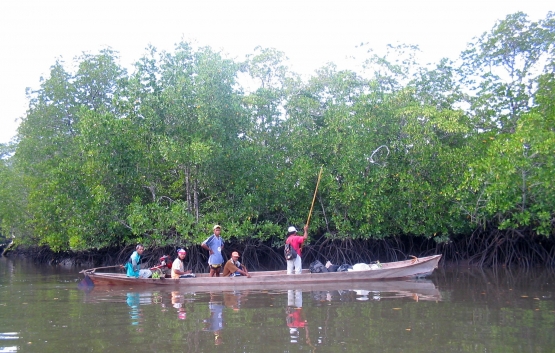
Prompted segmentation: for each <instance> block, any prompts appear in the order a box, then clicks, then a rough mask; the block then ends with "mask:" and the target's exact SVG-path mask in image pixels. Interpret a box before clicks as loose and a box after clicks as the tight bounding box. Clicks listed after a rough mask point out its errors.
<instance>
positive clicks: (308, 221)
mask: <svg viewBox="0 0 555 353" xmlns="http://www.w3.org/2000/svg"><path fill="white" fill-rule="evenodd" d="M323 169H324V166H322V167H320V173H318V181H317V182H316V189H314V197H313V198H312V205H310V212H308V219H307V220H306V225H307V226H308V224H309V223H310V216H311V215H312V209H313V208H314V201H316V193H317V192H318V185H319V184H320V178H321V177H322V170H323Z"/></svg>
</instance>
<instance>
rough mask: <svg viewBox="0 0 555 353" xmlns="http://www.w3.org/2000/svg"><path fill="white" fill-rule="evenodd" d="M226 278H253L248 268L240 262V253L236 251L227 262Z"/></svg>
mask: <svg viewBox="0 0 555 353" xmlns="http://www.w3.org/2000/svg"><path fill="white" fill-rule="evenodd" d="M223 276H224V277H228V276H229V277H233V276H247V277H248V278H251V275H249V272H248V271H247V268H246V267H245V266H244V265H241V263H240V262H239V253H238V252H237V251H234V252H232V253H231V259H229V260H227V262H226V263H225V266H224V274H223Z"/></svg>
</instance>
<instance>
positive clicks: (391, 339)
mask: <svg viewBox="0 0 555 353" xmlns="http://www.w3.org/2000/svg"><path fill="white" fill-rule="evenodd" d="M78 272H79V269H63V268H53V267H50V266H35V265H33V264H31V263H29V262H26V261H24V260H14V261H12V260H9V259H5V258H1V259H0V352H166V353H174V352H305V351H312V352H340V351H343V352H410V353H417V352H427V353H429V352H555V276H554V275H553V274H552V273H550V271H546V270H540V269H535V270H531V271H526V272H524V271H516V272H515V271H513V272H511V271H507V270H504V269H502V270H498V271H491V270H490V271H485V272H483V271H479V270H476V269H473V270H469V269H461V268H455V269H439V270H438V271H436V272H434V274H433V275H432V277H430V278H429V279H428V280H424V281H417V282H387V283H385V282H378V283H376V284H375V285H372V286H371V287H369V288H365V290H359V289H358V288H351V289H345V290H337V288H334V287H331V288H329V290H323V291H318V292H307V291H305V292H302V291H299V290H295V288H292V289H291V290H289V291H287V290H284V291H240V292H238V291H236V292H225V291H221V290H218V288H214V290H213V291H212V292H211V293H210V292H197V293H187V292H186V291H185V290H183V291H179V292H172V291H170V290H165V289H160V290H158V289H157V290H152V289H151V290H141V289H139V288H121V289H112V290H110V289H106V288H100V287H96V288H93V289H92V290H91V289H89V290H83V289H79V288H78V284H79V283H80V281H81V280H82V277H81V276H80V275H79V274H78Z"/></svg>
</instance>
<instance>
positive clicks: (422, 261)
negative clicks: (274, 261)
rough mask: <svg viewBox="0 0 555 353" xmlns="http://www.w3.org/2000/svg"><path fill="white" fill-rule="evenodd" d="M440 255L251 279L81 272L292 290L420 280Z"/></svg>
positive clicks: (118, 278)
mask: <svg viewBox="0 0 555 353" xmlns="http://www.w3.org/2000/svg"><path fill="white" fill-rule="evenodd" d="M440 259H441V255H433V256H427V257H421V258H414V259H412V260H405V261H396V262H387V263H382V264H381V265H382V267H381V268H379V269H375V270H364V271H348V272H328V273H309V272H308V270H303V273H302V274H300V275H287V271H285V270H281V271H253V272H249V273H250V275H251V277H250V278H248V277H244V276H238V277H209V275H208V274H207V273H202V274H197V275H196V277H195V278H180V279H172V278H165V277H162V278H133V277H127V276H126V275H125V274H124V273H103V272H96V270H97V269H94V268H93V269H88V270H83V271H81V272H80V273H83V274H84V275H85V277H86V278H85V279H87V280H90V281H91V282H92V283H93V284H94V285H108V286H121V285H124V286H128V287H135V286H147V285H154V286H174V287H187V289H189V287H191V288H195V289H196V290H199V291H200V290H213V289H214V288H220V289H245V288H247V287H248V288H249V289H294V288H300V287H299V286H301V285H303V286H307V285H317V284H324V285H326V284H329V285H333V286H335V285H337V284H339V283H341V284H348V283H352V284H355V283H364V282H367V281H380V280H398V279H406V278H421V277H426V276H428V275H430V274H431V273H432V272H433V270H434V269H436V268H437V265H438V262H439V260H440Z"/></svg>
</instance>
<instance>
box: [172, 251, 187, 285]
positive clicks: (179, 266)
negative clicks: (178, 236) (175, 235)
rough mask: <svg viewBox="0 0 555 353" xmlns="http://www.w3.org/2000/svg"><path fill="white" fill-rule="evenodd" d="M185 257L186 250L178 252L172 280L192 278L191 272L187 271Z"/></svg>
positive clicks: (173, 266) (173, 265)
mask: <svg viewBox="0 0 555 353" xmlns="http://www.w3.org/2000/svg"><path fill="white" fill-rule="evenodd" d="M185 256H187V252H186V251H185V250H184V249H179V250H177V259H175V261H174V262H173V264H172V278H186V277H191V271H185V264H184V263H183V261H184V260H185Z"/></svg>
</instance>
